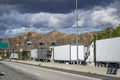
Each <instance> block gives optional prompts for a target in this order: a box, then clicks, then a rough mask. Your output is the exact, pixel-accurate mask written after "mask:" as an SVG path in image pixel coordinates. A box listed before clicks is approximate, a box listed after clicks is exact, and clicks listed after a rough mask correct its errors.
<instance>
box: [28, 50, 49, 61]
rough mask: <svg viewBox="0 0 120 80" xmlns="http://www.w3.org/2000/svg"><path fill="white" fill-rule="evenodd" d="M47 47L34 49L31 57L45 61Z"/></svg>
mask: <svg viewBox="0 0 120 80" xmlns="http://www.w3.org/2000/svg"><path fill="white" fill-rule="evenodd" d="M46 54H47V51H46V49H32V50H31V54H30V57H31V59H32V60H40V61H44V60H45V59H46Z"/></svg>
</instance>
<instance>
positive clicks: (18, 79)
mask: <svg viewBox="0 0 120 80" xmlns="http://www.w3.org/2000/svg"><path fill="white" fill-rule="evenodd" d="M0 71H3V72H5V73H6V75H5V76H0V80H102V79H98V78H93V77H87V76H82V75H78V74H72V73H67V72H63V71H57V70H51V69H46V68H41V67H36V66H31V65H26V64H20V63H14V62H7V61H2V62H1V63H0Z"/></svg>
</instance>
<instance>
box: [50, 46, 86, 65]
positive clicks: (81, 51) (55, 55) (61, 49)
mask: <svg viewBox="0 0 120 80" xmlns="http://www.w3.org/2000/svg"><path fill="white" fill-rule="evenodd" d="M86 54H87V47H86V46H85V45H78V54H77V47H76V45H61V46H55V47H53V50H52V60H54V61H55V62H59V63H60V62H61V63H64V62H65V63H66V62H68V63H71V64H75V63H76V61H77V60H79V64H83V63H84V62H85V60H86Z"/></svg>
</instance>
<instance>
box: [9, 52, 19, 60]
mask: <svg viewBox="0 0 120 80" xmlns="http://www.w3.org/2000/svg"><path fill="white" fill-rule="evenodd" d="M10 59H18V54H17V53H11V54H10Z"/></svg>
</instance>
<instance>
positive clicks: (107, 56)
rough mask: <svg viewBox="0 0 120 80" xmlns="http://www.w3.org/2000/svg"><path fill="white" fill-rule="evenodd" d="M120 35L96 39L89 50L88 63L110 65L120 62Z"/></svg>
mask: <svg viewBox="0 0 120 80" xmlns="http://www.w3.org/2000/svg"><path fill="white" fill-rule="evenodd" d="M119 50H120V37H116V38H109V39H102V40H96V41H95V42H92V44H91V45H90V47H89V50H88V59H87V60H86V61H87V63H88V64H92V63H94V64H95V66H100V65H101V66H102V65H104V66H109V64H116V65H119V64H120V51H119Z"/></svg>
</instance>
